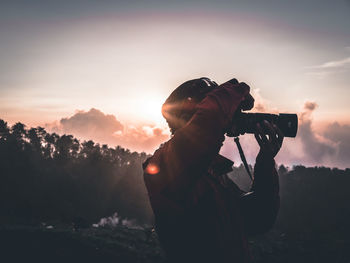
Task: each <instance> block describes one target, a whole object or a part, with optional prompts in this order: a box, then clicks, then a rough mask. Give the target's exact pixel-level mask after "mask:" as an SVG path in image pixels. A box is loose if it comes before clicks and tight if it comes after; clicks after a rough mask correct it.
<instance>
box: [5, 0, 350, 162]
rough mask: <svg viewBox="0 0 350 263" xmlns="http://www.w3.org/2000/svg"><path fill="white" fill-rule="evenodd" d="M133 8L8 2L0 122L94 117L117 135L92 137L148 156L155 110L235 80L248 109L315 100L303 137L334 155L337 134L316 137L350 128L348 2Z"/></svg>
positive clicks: (157, 126)
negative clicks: (250, 103) (189, 87)
mask: <svg viewBox="0 0 350 263" xmlns="http://www.w3.org/2000/svg"><path fill="white" fill-rule="evenodd" d="M34 2H35V1H34ZM63 2H64V1H63ZM78 2H79V1H78ZM156 2H157V1H156ZM139 4H140V6H134V5H132V4H130V5H129V4H126V3H122V2H120V3H119V2H117V1H116V3H115V4H112V3H109V4H107V3H99V4H98V5H97V4H93V3H90V2H89V3H84V4H83V5H82V3H80V4H72V3H70V4H69V5H68V4H66V3H63V4H62V5H58V6H59V8H58V9H57V10H61V11H57V10H56V9H52V8H51V6H50V5H46V4H41V5H39V4H38V3H37V4H33V5H34V6H35V7H36V8H33V6H31V4H29V3H25V2H23V3H22V5H21V6H18V7H16V6H12V5H11V4H5V5H4V6H3V8H2V9H1V11H0V19H1V22H2V23H1V27H0V32H1V36H2V39H1V46H0V56H1V60H0V69H1V71H0V114H1V116H0V117H1V118H3V119H4V120H5V121H7V122H9V123H10V124H14V123H16V122H18V121H21V122H24V123H25V124H27V125H28V126H37V125H41V126H45V127H55V128H56V129H57V131H61V132H66V133H70V132H72V133H73V130H70V129H69V127H70V126H69V127H66V126H64V125H63V124H62V123H61V119H62V118H66V119H70V118H72V117H74V116H75V114H76V113H77V112H84V114H86V115H84V118H85V117H86V118H87V117H91V116H90V115H91V111H90V110H91V109H96V110H98V111H100V112H101V114H100V115H99V116H102V117H101V118H105V116H104V114H105V115H106V116H107V115H110V114H112V115H114V116H115V118H116V121H118V122H120V127H123V128H122V129H120V130H111V133H108V134H105V133H101V134H99V135H98V136H95V137H94V138H95V139H96V138H98V139H99V140H103V141H106V142H108V143H124V146H125V147H134V148H133V149H134V150H145V151H147V152H152V151H153V150H154V149H156V148H157V146H158V145H159V144H160V143H161V142H162V140H163V141H164V140H166V139H168V138H169V131H168V130H167V125H166V122H165V120H164V119H163V117H162V115H161V106H162V104H163V103H164V101H165V99H166V98H167V97H168V96H169V94H170V93H171V91H172V90H174V89H175V88H176V87H177V86H179V85H180V84H181V83H183V82H185V81H187V80H189V79H194V78H199V77H209V78H211V79H213V80H215V81H216V82H218V83H223V82H225V81H227V80H228V79H231V78H233V77H236V78H238V79H239V80H240V81H244V82H246V83H247V84H249V85H250V86H251V89H252V93H253V94H254V95H255V97H256V108H255V110H256V111H265V112H290V113H298V114H301V113H302V112H303V110H304V104H305V102H308V101H311V102H315V103H316V104H317V105H318V106H317V108H315V110H313V111H312V114H310V125H309V126H310V129H311V130H312V132H313V133H315V136H316V137H315V138H321V137H322V138H324V139H322V140H323V142H327V143H329V145H330V147H335V148H334V152H335V153H336V152H338V153H340V152H341V151H342V150H340V148H341V147H342V146H340V145H342V140H344V138H343V137H341V138H340V137H339V138H338V137H337V138H333V137H332V136H331V135H329V136H328V135H327V136H326V135H325V133H327V132H329V128H330V127H333V128H334V127H338V126H336V125H335V123H336V124H338V125H339V127H340V128H339V129H341V132H340V131H339V134H341V136H343V135H342V134H344V133H345V132H344V131H345V130H347V129H348V126H349V125H350V119H349V114H350V107H349V102H348V99H349V98H350V89H349V83H350V78H349V76H350V74H349V70H350V60H349V58H350V32H349V28H350V21H349V16H348V14H349V12H350V8H349V4H346V3H345V2H344V3H342V4H339V6H333V7H332V8H334V10H333V12H332V13H331V14H330V13H329V12H328V10H329V8H325V7H326V6H327V5H326V4H325V5H316V6H314V7H313V8H311V5H310V6H308V5H307V6H301V5H299V4H300V3H299V4H296V5H291V4H289V3H284V5H281V4H278V3H274V4H269V5H266V6H262V5H261V4H259V3H258V2H256V3H245V2H242V1H236V2H235V1H233V2H232V3H231V2H230V3H229V2H226V1H223V2H222V1H219V2H216V3H215V4H212V3H210V2H205V3H203V4H202V5H200V6H198V4H197V3H196V4H194V3H193V2H191V1H189V2H181V1H180V2H179V3H173V4H169V3H163V2H159V3H158V2H157V3H153V2H152V4H150V5H146V6H145V5H144V4H142V3H139ZM330 21H331V22H330ZM73 119H75V118H73ZM107 119H108V118H107ZM89 120H90V119H89ZM72 122H73V121H72ZM333 124H334V125H333ZM72 125H73V124H72ZM330 125H333V126H330ZM73 126H74V125H73ZM73 126H72V127H73ZM74 127H75V126H74ZM144 127H147V128H144ZM75 129H78V128H77V127H75ZM96 129H97V128H96ZM101 129H102V127H101ZM337 129H338V128H337ZM74 131H75V132H76V133H77V134H79V135H82V134H84V136H82V137H81V138H87V136H92V133H91V132H86V131H78V130H74ZM102 134H103V136H102ZM339 136H340V135H339ZM102 137H103V138H102ZM328 137H332V138H333V139H327V138H328ZM116 138H117V139H116ZM312 138H314V137H312ZM315 140H316V139H315ZM316 141H317V140H316ZM131 142H132V143H131ZM136 142H139V144H138V145H136ZM327 143H326V144H327ZM146 145H151V146H149V147H147V146H146ZM122 146H123V145H122ZM339 147H340V148H339ZM344 147H345V146H344ZM298 151H299V150H298ZM300 151H302V150H300ZM286 155H287V154H286ZM295 155H298V153H295ZM327 158H328V157H327ZM332 158H335V157H332ZM336 159H337V158H336ZM293 160H294V159H293ZM298 161H299V159H298V158H295V162H298ZM293 162H294V161H293ZM312 162H314V163H316V162H315V161H310V163H312ZM330 162H331V161H330ZM291 163H292V161H291Z"/></svg>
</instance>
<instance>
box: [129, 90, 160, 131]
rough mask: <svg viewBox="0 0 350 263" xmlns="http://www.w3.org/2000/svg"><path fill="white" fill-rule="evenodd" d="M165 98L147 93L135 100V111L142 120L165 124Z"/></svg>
mask: <svg viewBox="0 0 350 263" xmlns="http://www.w3.org/2000/svg"><path fill="white" fill-rule="evenodd" d="M164 101H165V99H164V98H162V97H161V96H159V95H146V96H144V97H142V98H138V99H137V100H136V101H135V104H134V105H135V111H136V112H137V115H138V116H139V118H140V120H144V121H147V122H151V123H154V124H163V123H165V120H164V118H163V116H162V112H161V110H162V105H163V103H164Z"/></svg>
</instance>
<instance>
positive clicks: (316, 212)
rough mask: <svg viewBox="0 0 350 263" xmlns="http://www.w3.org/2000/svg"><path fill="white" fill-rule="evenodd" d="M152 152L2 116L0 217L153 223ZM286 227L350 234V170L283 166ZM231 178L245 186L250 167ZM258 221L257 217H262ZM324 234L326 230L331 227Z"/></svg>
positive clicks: (282, 217) (16, 220)
mask: <svg viewBox="0 0 350 263" xmlns="http://www.w3.org/2000/svg"><path fill="white" fill-rule="evenodd" d="M147 157H148V156H147V154H146V153H137V152H131V151H129V150H128V149H124V148H122V147H120V146H117V147H115V148H111V147H108V146H107V145H100V144H98V143H94V142H93V141H91V140H90V141H83V142H81V141H79V140H78V139H76V138H74V137H73V136H72V135H58V134H56V133H48V132H47V131H46V130H45V129H44V128H42V127H37V128H26V127H25V125H23V124H22V123H16V124H14V125H13V126H11V127H9V126H8V124H7V123H6V122H5V121H3V120H0V182H1V183H0V222H6V223H8V222H11V223H25V224H28V223H38V222H47V221H50V222H62V223H71V222H72V221H74V220H76V218H83V219H84V220H86V221H87V222H89V223H94V222H97V221H98V220H99V219H100V218H101V217H106V216H110V215H112V214H114V213H115V212H118V214H119V215H120V216H121V217H124V218H129V219H136V220H137V221H138V222H139V223H140V224H145V223H147V224H151V223H152V211H151V208H150V204H149V201H148V196H147V192H146V189H145V186H144V183H143V178H142V163H143V162H144V161H145V160H146V158H147ZM278 172H279V175H280V194H281V209H280V213H279V216H278V220H277V224H276V227H277V228H278V229H281V231H287V232H290V233H295V232H298V231H304V232H305V231H306V232H318V233H323V232H325V229H326V230H327V231H328V232H332V233H350V231H349V230H350V224H349V223H348V222H350V209H349V204H348V201H349V200H350V191H349V190H348V188H349V186H350V169H345V170H340V169H337V168H333V169H331V168H327V167H304V166H302V165H299V166H294V167H292V168H289V167H285V166H284V165H280V166H279V167H278ZM230 177H231V178H232V179H233V180H234V181H235V182H236V183H238V185H239V186H240V187H241V188H243V189H245V190H248V189H249V184H250V180H249V178H248V176H247V174H246V171H245V169H244V167H243V166H242V165H241V166H239V167H234V170H233V172H232V173H231V174H230ZM257 220H258V219H257ZM327 231H326V232H327Z"/></svg>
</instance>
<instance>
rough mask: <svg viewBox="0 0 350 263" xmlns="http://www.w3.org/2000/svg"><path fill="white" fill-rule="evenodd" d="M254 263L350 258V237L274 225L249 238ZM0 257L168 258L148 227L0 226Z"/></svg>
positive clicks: (13, 259) (39, 259) (42, 259)
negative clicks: (296, 231)
mask: <svg viewBox="0 0 350 263" xmlns="http://www.w3.org/2000/svg"><path fill="white" fill-rule="evenodd" d="M249 242H250V245H251V249H252V254H253V256H254V262H255V263H258V262H259V263H262V262H271V263H277V262H278V263H279V262H281V263H282V262H283V263H288V262H308V263H310V262H333V263H337V262H339V263H350V251H349V248H350V242H349V240H342V239H335V238H332V237H323V238H322V237H317V238H316V237H310V236H307V235H286V234H284V233H281V232H277V231H272V232H270V233H268V234H267V235H264V236H260V237H257V238H255V239H252V240H250V241H249ZM0 255H1V262H4V263H7V262H11V263H12V262H84V263H86V262H99V263H100V262H101V263H103V262H118V263H123V262H136V263H137V262H145V263H147V262H155V263H158V262H159V263H160V262H166V259H165V255H164V253H163V251H162V249H161V247H160V245H159V242H158V239H157V235H156V234H155V233H154V232H152V231H151V229H150V228H138V229H135V228H128V227H125V226H117V227H115V228H101V227H100V228H93V227H91V228H86V229H79V230H73V228H70V227H57V226H53V227H51V226H48V225H45V226H40V227H38V226H35V227H34V226H31V227H28V226H2V227H0Z"/></svg>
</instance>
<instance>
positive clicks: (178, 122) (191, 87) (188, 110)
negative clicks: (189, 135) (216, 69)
mask: <svg viewBox="0 0 350 263" xmlns="http://www.w3.org/2000/svg"><path fill="white" fill-rule="evenodd" d="M217 86H218V85H217V84H216V83H215V82H214V81H211V80H210V79H209V78H199V79H192V80H189V81H186V82H185V83H183V84H181V85H180V86H179V87H177V88H176V89H175V90H174V91H173V92H172V93H171V94H170V96H169V97H168V98H167V99H166V101H165V102H164V104H163V106H162V114H163V117H164V118H165V119H166V121H167V123H168V125H169V128H170V130H171V133H172V134H174V132H175V131H176V130H177V129H178V128H181V127H183V126H184V125H185V124H186V123H187V122H188V121H189V120H190V119H191V117H192V115H193V114H194V112H195V108H196V105H197V104H198V103H199V102H201V101H202V100H203V99H204V97H205V96H206V94H207V93H208V92H209V91H211V90H213V89H214V88H215V87H217Z"/></svg>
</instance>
